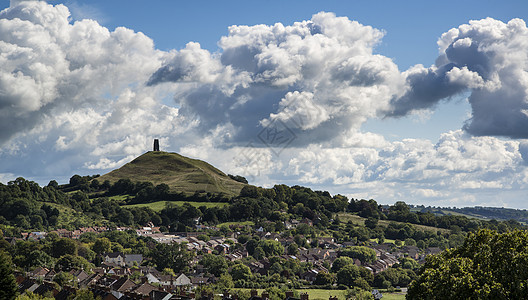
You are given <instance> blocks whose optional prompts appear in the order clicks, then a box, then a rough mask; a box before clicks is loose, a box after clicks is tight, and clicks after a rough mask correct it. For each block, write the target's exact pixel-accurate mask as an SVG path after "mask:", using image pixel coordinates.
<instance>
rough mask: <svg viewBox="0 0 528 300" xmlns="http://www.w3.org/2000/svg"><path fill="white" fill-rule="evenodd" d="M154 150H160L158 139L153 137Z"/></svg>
mask: <svg viewBox="0 0 528 300" xmlns="http://www.w3.org/2000/svg"><path fill="white" fill-rule="evenodd" d="M154 151H160V149H159V140H158V139H154Z"/></svg>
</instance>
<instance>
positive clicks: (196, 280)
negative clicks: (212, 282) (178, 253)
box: [191, 277, 209, 287]
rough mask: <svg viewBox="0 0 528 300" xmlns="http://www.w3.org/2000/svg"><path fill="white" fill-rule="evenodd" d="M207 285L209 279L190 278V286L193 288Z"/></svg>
mask: <svg viewBox="0 0 528 300" xmlns="http://www.w3.org/2000/svg"><path fill="white" fill-rule="evenodd" d="M208 283H209V278H207V277H192V278H191V284H192V285H193V286H194V287H200V286H203V285H206V284H208Z"/></svg>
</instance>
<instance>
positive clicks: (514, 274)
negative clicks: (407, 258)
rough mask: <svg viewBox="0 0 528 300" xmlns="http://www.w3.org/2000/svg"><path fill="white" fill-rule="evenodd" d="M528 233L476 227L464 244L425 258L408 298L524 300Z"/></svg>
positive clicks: (527, 265)
mask: <svg viewBox="0 0 528 300" xmlns="http://www.w3.org/2000/svg"><path fill="white" fill-rule="evenodd" d="M527 245H528V232H526V231H519V230H514V231H511V232H506V233H498V232H496V231H491V230H479V231H478V232H477V233H473V234H470V235H469V236H468V238H467V239H466V241H465V243H464V245H463V246H461V247H459V248H456V249H449V250H446V251H444V252H442V253H441V254H439V255H435V256H429V257H427V260H426V263H425V265H424V266H423V267H422V268H421V270H420V272H419V277H418V278H417V279H416V280H415V281H413V282H412V284H411V286H410V288H409V291H408V294H407V298H408V299H524V298H526V294H527V292H528V247H527Z"/></svg>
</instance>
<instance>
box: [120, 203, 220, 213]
mask: <svg viewBox="0 0 528 300" xmlns="http://www.w3.org/2000/svg"><path fill="white" fill-rule="evenodd" d="M184 203H189V204H191V205H192V206H194V207H200V206H205V207H207V208H209V207H224V206H226V205H227V203H225V202H190V201H156V202H151V203H141V204H132V205H123V207H124V208H131V207H150V208H151V209H152V210H153V211H161V210H162V209H164V208H165V207H166V206H167V204H172V205H183V204H184Z"/></svg>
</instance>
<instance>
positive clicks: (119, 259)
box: [103, 252, 125, 266]
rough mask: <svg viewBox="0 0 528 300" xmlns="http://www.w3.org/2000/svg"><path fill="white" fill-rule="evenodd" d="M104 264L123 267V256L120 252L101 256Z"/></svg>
mask: <svg viewBox="0 0 528 300" xmlns="http://www.w3.org/2000/svg"><path fill="white" fill-rule="evenodd" d="M103 258H104V262H105V264H108V265H116V266H124V265H125V255H124V254H123V253H121V252H112V253H105V254H103Z"/></svg>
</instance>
